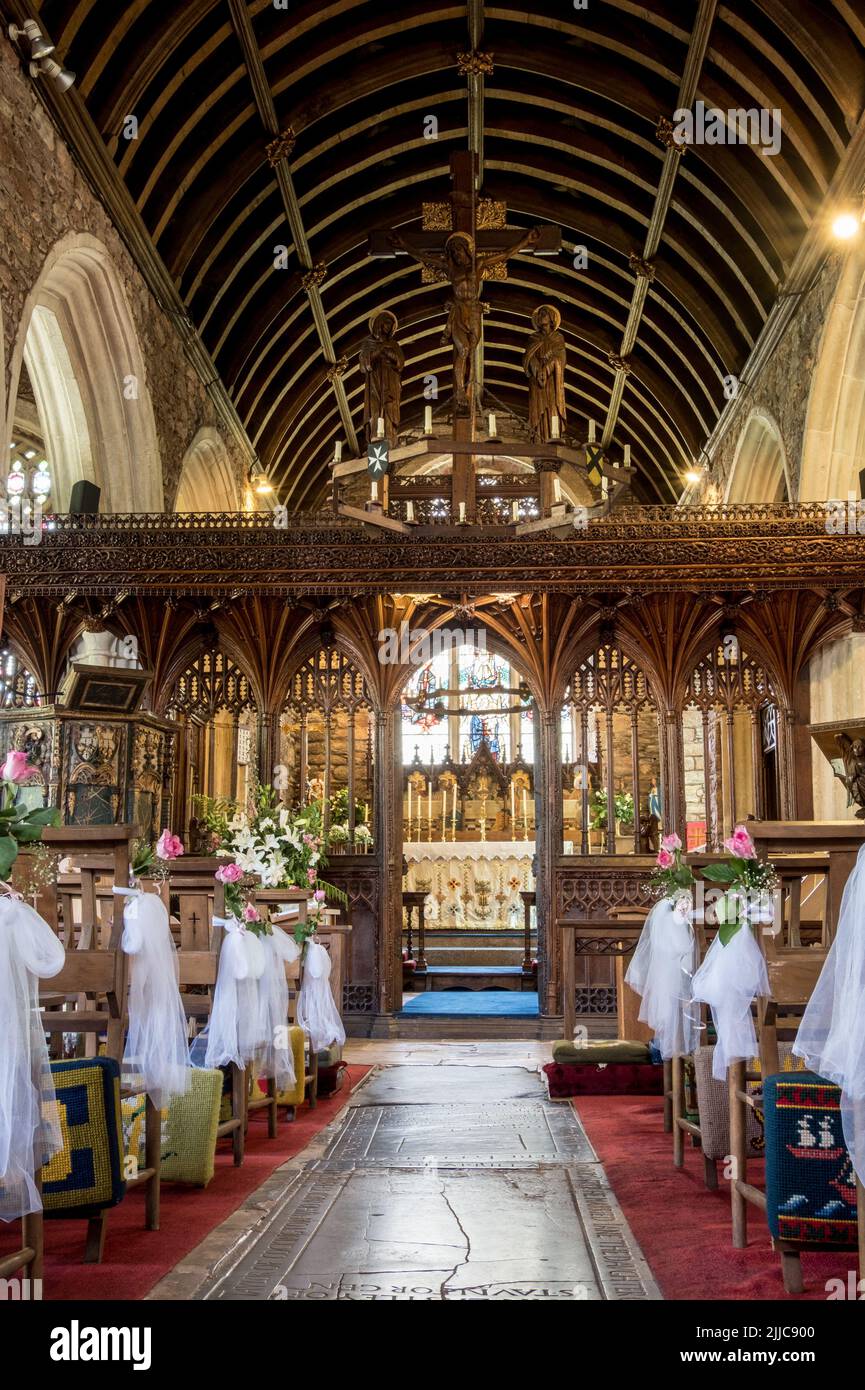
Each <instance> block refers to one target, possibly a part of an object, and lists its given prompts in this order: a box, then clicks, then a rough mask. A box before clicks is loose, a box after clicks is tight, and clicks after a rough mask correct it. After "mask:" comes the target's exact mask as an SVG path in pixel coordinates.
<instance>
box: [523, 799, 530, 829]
mask: <svg viewBox="0 0 865 1390" xmlns="http://www.w3.org/2000/svg"><path fill="white" fill-rule="evenodd" d="M523 833H524V834H525V835H528V833H529V801H528V792H527V791H526V789H525V787H523Z"/></svg>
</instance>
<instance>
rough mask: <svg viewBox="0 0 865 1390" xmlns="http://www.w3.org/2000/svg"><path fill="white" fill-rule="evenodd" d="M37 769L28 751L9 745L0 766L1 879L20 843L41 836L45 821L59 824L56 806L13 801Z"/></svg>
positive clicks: (4, 879)
mask: <svg viewBox="0 0 865 1390" xmlns="http://www.w3.org/2000/svg"><path fill="white" fill-rule="evenodd" d="M34 773H38V769H37V768H35V767H32V766H31V764H30V762H29V761H28V758H27V754H26V753H22V752H21V751H20V750H19V749H14V748H13V749H12V750H11V751H10V752H9V753H7V755H6V761H5V762H4V764H3V766H2V768H0V782H2V784H3V788H2V794H0V879H2V880H3V881H4V882H5V881H6V880H8V878H9V874H10V873H11V871H12V865H13V864H14V863H15V860H16V859H17V858H18V852H19V850H20V848H21V846H22V845H30V844H34V843H36V841H38V840H41V839H42V831H43V830H44V829H45V827H46V826H48V825H59V824H60V812H59V811H58V809H57V807H56V806H39V807H37V808H36V809H35V810H33V811H25V810H24V808H23V807H22V806H18V805H16V800H17V797H18V791H19V788H20V787H21V786H22V785H23V784H24V783H25V782H26V781H28V779H29V778H30V777H32V776H33V774H34Z"/></svg>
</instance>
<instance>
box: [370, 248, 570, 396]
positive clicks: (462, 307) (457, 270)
mask: <svg viewBox="0 0 865 1390" xmlns="http://www.w3.org/2000/svg"><path fill="white" fill-rule="evenodd" d="M542 235H543V229H542V228H541V227H531V228H530V229H529V230H528V231H527V232H524V233H522V234H521V235H518V236H516V237H513V236H512V237H511V238H510V240H509V241H507V242H506V243H504V244H500V245H498V246H496V247H494V248H492V249H490V250H479V249H478V247H477V245H476V243H475V238H474V236H472V234H471V233H470V232H451V234H450V235H449V236H448V238H447V240H446V242H445V244H444V251H443V252H437V251H435V250H432V249H430V248H429V247H428V246H426V245H424V244H423V243H424V242H425V241H426V240H427V238H426V237H424V238H420V237H418V238H416V237H413V236H412V235H411V233H409V234H408V235H406V236H403V235H401V234H400V233H399V232H392V233H391V234H390V236H389V241H390V244H391V246H392V247H393V249H394V250H395V251H404V252H405V253H406V254H407V255H409V256H411V257H412V259H413V260H415V261H417V262H418V264H419V265H423V266H427V267H428V268H429V269H430V270H435V271H437V272H438V273H439V274H441V275H444V277H445V278H446V279H447V280H448V282H449V283H450V286H451V289H452V291H453V299H451V300H449V301H448V304H447V309H448V319H447V324H446V326H445V331H444V333H443V334H442V343H443V344H446V343H451V344H452V345H453V376H454V403H455V408H456V411H457V413H458V414H466V413H467V412H468V411H469V409H470V396H469V392H470V389H471V387H472V385H473V383H474V363H475V351H476V349H477V347H478V344H479V343H480V341H481V333H482V327H483V325H482V316H483V312H484V309H485V308H486V307H487V306H486V305H484V304H483V303H482V302H481V298H480V286H481V281H482V280H483V279H484V276H485V273H487V272H489V271H492V270H495V269H497V268H498V267H499V266H502V265H504V264H505V263H506V262H507V261H508V260H509V259H510V257H511V256H515V255H517V254H518V253H519V252H520V251H524V250H527V249H528V248H531V247H535V246H536V245H537V244H538V242H539V241H540V240H541V237H542Z"/></svg>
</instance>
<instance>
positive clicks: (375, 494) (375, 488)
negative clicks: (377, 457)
mask: <svg viewBox="0 0 865 1390" xmlns="http://www.w3.org/2000/svg"><path fill="white" fill-rule="evenodd" d="M370 496H371V498H372V500H373V502H377V501H378V483H377V482H376V480H375V478H373V480H372V483H371V484H370Z"/></svg>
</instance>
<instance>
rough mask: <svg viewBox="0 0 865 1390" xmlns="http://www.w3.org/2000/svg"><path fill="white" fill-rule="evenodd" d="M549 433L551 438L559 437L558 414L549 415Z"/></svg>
mask: <svg viewBox="0 0 865 1390" xmlns="http://www.w3.org/2000/svg"><path fill="white" fill-rule="evenodd" d="M550 433H551V435H552V437H553V439H560V438H561V436H560V434H559V417H558V415H553V416H552V417H551V419H550Z"/></svg>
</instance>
